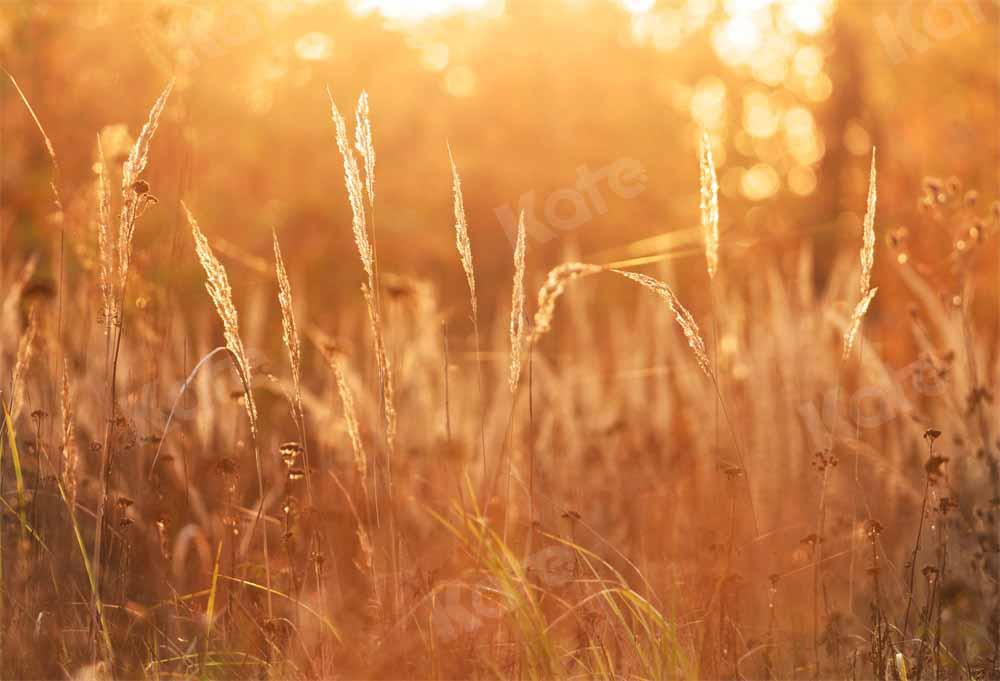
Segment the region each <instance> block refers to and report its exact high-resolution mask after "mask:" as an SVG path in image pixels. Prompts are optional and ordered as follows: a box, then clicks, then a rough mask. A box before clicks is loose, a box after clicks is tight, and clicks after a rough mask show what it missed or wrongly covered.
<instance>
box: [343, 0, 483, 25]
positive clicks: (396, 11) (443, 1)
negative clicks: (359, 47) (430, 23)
mask: <svg viewBox="0 0 1000 681" xmlns="http://www.w3.org/2000/svg"><path fill="white" fill-rule="evenodd" d="M496 4H497V3H496V2H495V1H494V0H355V2H354V9H355V11H356V12H358V13H361V14H364V13H367V12H372V11H376V12H378V13H379V14H381V15H382V16H384V17H385V18H386V19H396V20H400V21H420V20H422V19H429V18H432V17H438V16H444V15H447V14H454V13H456V12H478V11H481V10H486V9H489V8H490V7H491V6H493V5H496Z"/></svg>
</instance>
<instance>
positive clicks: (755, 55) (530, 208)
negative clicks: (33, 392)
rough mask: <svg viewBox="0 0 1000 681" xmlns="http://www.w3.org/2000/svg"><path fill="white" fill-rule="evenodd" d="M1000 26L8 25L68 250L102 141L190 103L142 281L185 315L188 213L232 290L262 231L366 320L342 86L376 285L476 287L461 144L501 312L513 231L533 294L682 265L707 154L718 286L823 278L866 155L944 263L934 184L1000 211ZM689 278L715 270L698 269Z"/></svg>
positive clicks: (634, 10) (881, 10)
mask: <svg viewBox="0 0 1000 681" xmlns="http://www.w3.org/2000/svg"><path fill="white" fill-rule="evenodd" d="M998 12H1000V8H998V5H997V3H996V2H991V1H983V0H948V1H947V2H945V1H933V2H923V1H920V0H913V1H910V0H901V1H899V2H888V3H876V2H853V1H841V2H835V0H812V1H810V0H690V1H688V2H682V1H680V0H673V1H670V2H663V1H662V0H660V1H657V0H544V1H539V0H349V1H347V2H339V1H337V2H332V1H328V0H246V1H244V2H239V3H229V2H208V1H205V2H201V1H198V2H194V1H189V0H175V1H158V0H147V1H143V2H127V3H119V2H102V1H100V0H89V1H86V2H34V1H18V0H14V1H11V0H7V1H5V2H4V3H3V4H2V6H0V62H2V64H3V67H4V68H5V69H7V71H9V72H10V74H12V75H13V76H14V77H15V78H16V79H17V80H18V82H19V84H20V85H21V87H22V89H23V90H24V93H25V95H26V96H27V98H28V99H29V101H30V102H31V103H32V105H33V107H34V109H35V111H36V113H37V114H38V117H39V119H40V120H41V123H42V124H43V125H44V126H45V128H46V130H47V132H48V134H49V136H50V137H51V139H52V142H53V145H54V148H55V150H56V153H57V156H58V159H59V165H60V174H59V178H58V182H59V184H60V189H61V190H62V193H63V195H64V196H63V199H64V203H65V204H66V208H67V213H66V223H65V226H66V229H67V230H69V231H70V233H71V234H73V235H75V236H76V237H77V239H76V240H74V243H75V242H76V241H79V240H81V239H83V240H85V238H91V237H88V236H87V235H88V234H91V233H92V232H93V229H92V225H90V224H89V220H90V215H91V214H92V211H91V212H88V210H89V207H91V206H92V204H91V203H90V202H92V200H93V196H92V188H93V181H94V170H93V163H94V157H95V153H96V151H95V150H96V135H97V134H98V132H100V133H101V134H102V135H103V141H104V145H105V150H106V151H108V150H109V149H110V150H112V151H113V152H114V153H118V154H122V155H123V154H124V153H126V151H127V149H128V145H129V142H130V140H131V138H132V136H134V135H135V134H136V133H137V131H138V129H139V128H140V126H141V124H142V123H143V121H144V120H145V117H146V113H147V112H148V110H149V107H150V106H151V105H152V102H153V101H154V100H155V98H156V96H157V95H158V93H159V92H160V91H161V90H162V89H163V87H164V85H165V84H166V83H167V82H168V81H169V80H170V79H172V78H173V79H176V88H175V90H174V93H173V95H172V97H171V100H170V102H169V104H168V107H167V110H166V113H165V115H164V119H163V122H162V125H161V129H160V132H159V133H158V136H157V138H156V139H155V141H154V143H153V146H152V156H151V161H150V166H149V170H148V171H147V180H148V181H149V183H150V185H151V187H152V192H153V194H154V195H155V196H157V197H158V198H159V199H160V205H159V206H158V207H157V208H156V209H155V210H153V211H150V213H149V214H148V215H147V217H146V218H145V224H144V227H143V229H141V230H140V234H139V235H138V236H137V239H138V241H137V244H138V251H139V252H138V255H137V257H138V258H139V259H140V263H141V268H142V272H143V275H142V276H144V277H147V278H148V279H149V280H150V281H151V282H154V283H157V282H158V283H168V284H169V286H168V288H173V289H175V290H179V291H180V292H181V295H183V292H184V291H185V287H192V288H191V290H193V287H196V286H200V284H199V283H198V277H197V272H196V270H195V268H196V267H197V265H196V263H195V261H194V259H193V258H191V257H183V256H185V255H188V256H189V255H190V249H191V243H190V238H189V237H188V236H187V234H186V231H185V229H184V227H183V226H182V220H181V214H180V207H179V201H178V200H179V199H184V200H186V201H187V202H188V203H189V205H191V206H192V209H193V210H194V211H195V212H196V213H197V214H198V216H199V219H200V220H201V222H202V223H203V226H204V227H205V229H206V232H207V233H208V234H209V235H210V237H211V238H213V240H216V239H217V240H218V241H219V244H220V249H221V250H223V252H224V254H225V256H226V257H227V258H228V259H229V260H230V261H231V262H232V261H236V262H240V263H242V264H243V265H245V266H246V267H245V268H243V269H245V270H247V272H240V271H237V272H235V274H234V275H233V276H234V278H236V279H237V280H239V279H242V278H243V276H244V275H245V274H247V273H248V272H249V273H250V274H252V270H253V268H254V266H255V264H256V265H261V266H267V264H266V261H260V262H258V261H257V259H258V258H263V257H266V256H268V254H269V250H270V234H269V232H270V228H271V227H272V226H274V227H276V228H277V229H278V230H279V233H280V234H281V236H282V240H283V241H284V242H286V243H287V246H286V248H288V249H289V251H290V252H291V253H294V257H293V258H292V261H293V264H294V267H295V272H293V277H294V278H295V279H296V280H298V281H300V282H306V281H307V282H308V286H309V288H310V290H314V289H318V290H321V291H323V295H324V296H325V297H324V299H323V300H324V301H326V302H330V303H334V302H336V301H337V300H338V296H349V297H350V298H351V300H352V301H354V302H355V303H356V302H357V297H356V293H357V290H356V287H357V285H358V282H359V272H360V269H359V266H358V264H357V259H356V254H355V252H354V248H353V243H352V237H351V230H350V211H349V206H348V202H347V196H346V192H345V190H344V187H343V180H342V167H341V160H340V156H339V154H338V153H337V149H336V144H335V141H334V135H333V125H332V123H331V119H330V105H329V100H328V96H327V92H326V88H327V87H329V90H330V92H331V93H332V96H333V97H334V99H335V100H336V102H337V103H338V106H339V107H340V108H341V110H342V111H344V112H345V113H346V114H347V115H348V116H350V113H351V112H352V111H353V109H354V104H355V102H356V101H357V97H358V95H359V93H360V92H361V91H362V90H363V89H364V90H367V91H368V93H369V95H370V98H371V108H372V114H371V115H372V119H373V123H374V135H375V147H376V151H377V154H378V158H379V164H378V167H377V188H376V191H377V196H378V206H379V207H378V210H377V215H376V222H377V227H376V234H377V241H378V249H379V256H380V258H381V259H382V262H383V269H384V270H386V271H389V272H398V273H403V274H419V275H420V276H421V277H425V278H429V279H430V280H431V281H432V282H433V283H435V284H437V285H438V286H440V287H455V286H459V285H462V274H461V270H460V268H459V267H458V266H457V261H456V257H455V252H454V236H453V230H452V223H453V217H452V209H451V178H450V171H449V167H448V153H447V146H446V145H447V144H449V143H450V145H451V148H452V150H453V152H454V156H455V160H456V163H457V165H458V168H459V171H460V173H461V174H462V178H463V184H464V190H465V201H466V207H467V210H468V213H469V220H470V226H471V230H472V239H473V248H474V251H475V257H476V266H477V269H478V275H479V278H480V281H481V289H482V291H483V293H481V295H482V296H483V298H484V303H483V304H484V305H485V306H486V307H487V310H489V308H490V307H491V305H490V304H491V303H493V302H495V301H498V300H500V299H501V298H503V297H505V296H506V295H507V294H506V293H505V291H506V290H507V289H506V286H508V285H509V277H510V267H511V265H510V254H511V250H512V246H511V242H510V239H509V236H508V235H509V233H510V232H511V231H512V229H513V225H514V221H515V219H516V218H515V216H516V214H517V212H518V211H519V210H521V209H523V210H525V212H526V215H527V219H528V229H529V263H530V266H531V269H532V270H534V271H536V272H540V271H541V270H542V269H543V268H547V267H548V266H551V265H553V264H555V263H557V262H558V261H561V260H562V259H564V258H565V257H567V254H574V255H575V256H576V257H579V258H583V259H593V260H595V261H600V262H608V261H610V260H612V259H616V258H624V257H630V256H636V255H645V254H648V253H654V252H660V251H662V250H664V249H667V248H674V249H676V248H678V247H679V244H680V245H683V235H684V234H685V232H684V231H683V230H687V229H690V228H693V227H696V226H697V224H698V193H697V192H698V155H697V150H698V146H697V145H698V140H699V136H700V131H701V130H702V129H704V130H705V131H706V132H707V133H708V135H709V136H710V138H711V140H712V144H713V147H714V155H715V161H716V164H717V166H718V168H719V182H720V187H721V204H722V209H721V214H722V231H723V244H724V247H727V248H728V249H730V251H732V249H733V248H734V247H736V246H738V247H739V248H740V252H739V253H738V254H737V255H738V257H730V258H729V260H730V262H729V263H728V265H727V269H728V271H730V272H733V271H737V272H738V271H739V270H740V269H741V268H753V267H755V264H754V263H755V260H756V258H755V257H754V254H755V253H756V252H758V250H759V249H762V248H766V249H767V250H768V252H769V253H776V254H778V256H779V259H780V254H781V253H782V252H786V251H789V252H790V250H791V249H788V248H785V247H786V246H789V245H792V244H799V243H801V242H802V241H803V240H806V241H809V242H811V243H812V244H813V245H814V246H815V248H816V250H817V252H818V261H819V262H818V269H817V275H816V276H817V278H818V279H819V280H822V279H823V277H824V276H826V273H827V271H826V270H827V267H828V265H829V261H830V259H831V258H832V255H833V253H835V252H836V250H837V246H838V244H850V248H851V249H852V250H853V249H856V248H857V244H858V240H859V235H860V223H861V217H862V215H863V212H864V207H865V199H864V197H865V192H866V188H867V181H868V169H869V159H870V155H871V151H872V147H873V145H874V146H876V147H877V149H878V164H879V171H880V173H879V174H880V177H879V218H878V231H879V234H880V238H881V237H882V235H885V234H889V233H891V232H892V231H893V230H896V229H898V228H905V229H907V230H908V238H909V241H910V244H909V248H910V249H911V253H912V256H910V257H917V255H919V254H921V249H922V248H924V249H930V250H932V249H933V248H940V242H939V241H938V240H937V238H936V237H933V236H932V237H930V238H928V239H927V245H926V246H922V245H921V244H922V239H923V233H922V231H921V229H920V228H921V226H922V224H923V218H922V217H921V213H920V207H919V201H920V199H921V196H922V188H921V181H922V178H924V177H925V176H928V175H932V176H939V177H944V178H948V177H951V176H954V177H955V178H957V179H959V180H960V181H961V182H962V183H963V186H964V187H969V188H976V189H978V190H979V191H980V192H981V193H983V194H985V196H986V197H988V198H989V199H992V198H993V197H995V196H996V192H997V189H998V187H997V168H998V159H1000V156H998V153H997V152H998V144H1000V142H998V140H1000V117H998V111H1000V104H998V102H1000V89H998V79H1000V43H998V30H997V16H998ZM0 96H2V102H0V146H2V151H3V153H2V171H0V172H2V192H3V200H2V201H0V210H2V213H0V225H2V229H3V233H4V234H3V241H4V243H5V244H10V245H8V246H5V247H6V248H11V247H13V248H15V249H18V250H20V249H25V248H27V249H29V250H31V249H33V250H36V251H38V252H40V253H41V254H42V258H43V262H48V263H49V264H48V267H49V268H51V262H52V257H51V249H52V248H53V246H52V244H54V243H55V240H54V239H52V238H51V234H52V231H51V230H52V229H53V228H54V226H53V224H52V222H51V220H49V219H48V218H49V216H48V215H46V214H45V212H44V211H45V207H46V206H49V205H51V201H50V200H49V198H48V197H49V187H48V183H49V179H50V173H51V170H50V168H51V166H50V162H49V159H48V157H47V155H46V152H45V147H44V145H43V142H42V139H41V136H40V135H39V134H38V131H37V130H36V129H35V127H34V123H33V122H32V120H31V119H30V117H29V116H28V114H27V112H26V110H25V108H24V107H23V104H22V103H21V102H20V100H19V98H18V97H17V95H16V92H15V91H14V90H13V88H12V87H11V86H10V84H9V82H4V83H3V84H2V85H0ZM109 153H110V152H109ZM118 160H120V159H118ZM987 206H988V204H987ZM671 233H673V234H674V237H667V238H666V239H664V238H662V235H664V234H671ZM657 236H660V237H661V238H660V239H653V240H649V239H650V238H651V237H657ZM695 236H696V234H695ZM677 237H681V238H680V239H678V238H677ZM640 240H642V241H640ZM636 242H638V243H636ZM415 246H418V247H415ZM682 250H683V249H682ZM695 250H696V251H697V249H695ZM725 257H726V255H725V253H724V258H725ZM923 258H924V259H926V260H927V261H928V262H930V263H932V262H933V259H934V253H933V252H931V253H926V254H923ZM0 260H2V258H0ZM680 263H681V264H680V265H679V267H681V268H684V267H688V266H690V267H694V268H698V269H700V268H702V267H703V262H702V259H701V256H700V254H698V253H695V254H694V257H691V258H687V259H686V260H681V261H680ZM688 263H690V265H689V264H688ZM43 267H45V266H44V265H43ZM50 271H51V270H50ZM178 272H179V273H180V274H178ZM184 273H187V274H190V275H191V276H185V275H184ZM877 280H878V275H877V274H876V281H877ZM501 283H502V284H503V286H501ZM817 283H821V281H818V282H817ZM299 285H300V286H302V284H301V283H300V284H299ZM246 286H270V283H268V282H265V281H262V280H261V278H260V277H259V276H251V277H249V278H248V280H247V281H246V282H241V285H240V286H236V287H235V288H237V290H245V287H246ZM681 288H682V289H683V288H684V287H683V285H682V286H681ZM137 295H141V293H140V294H137ZM682 295H683V294H682ZM312 313H314V314H318V315H322V313H323V310H322V309H319V310H312Z"/></svg>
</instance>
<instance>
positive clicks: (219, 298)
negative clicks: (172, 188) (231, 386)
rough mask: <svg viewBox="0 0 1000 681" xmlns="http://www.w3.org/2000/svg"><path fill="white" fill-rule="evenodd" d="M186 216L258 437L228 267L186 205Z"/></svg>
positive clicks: (247, 364) (248, 368)
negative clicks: (213, 249) (222, 261)
mask: <svg viewBox="0 0 1000 681" xmlns="http://www.w3.org/2000/svg"><path fill="white" fill-rule="evenodd" d="M181 205H182V206H183V208H184V212H185V213H186V214H187V220H188V224H189V225H190V226H191V234H192V235H193V236H194V248H195V252H196V253H197V255H198V261H199V262H200V263H201V266H202V269H204V270H205V289H206V290H207V291H208V295H209V296H210V297H211V298H212V302H213V303H214V304H215V311H216V312H217V313H218V314H219V319H221V320H222V332H223V337H224V338H225V340H226V348H227V349H228V350H229V352H230V353H231V354H232V356H233V359H234V361H235V363H236V366H237V368H238V369H239V372H240V374H241V375H240V379H241V380H242V381H243V391H244V398H245V399H244V401H245V406H246V411H247V417H248V418H249V420H250V430H251V432H252V433H253V434H254V435H256V434H257V404H256V402H255V401H254V397H253V390H252V389H251V387H250V385H251V380H252V376H251V373H250V360H249V359H247V353H246V350H245V349H244V347H243V341H242V340H241V339H240V326H239V314H238V313H237V312H236V305H234V304H233V289H232V287H231V286H230V285H229V277H228V276H227V275H226V268H225V267H223V265H222V263H221V262H219V259H218V258H217V257H215V253H213V252H212V247H211V246H210V245H209V243H208V238H207V237H206V236H205V234H204V233H203V232H202V231H201V228H200V227H199V226H198V221H197V220H195V217H194V215H192V213H191V211H190V209H188V207H187V205H185V204H183V203H182V204H181Z"/></svg>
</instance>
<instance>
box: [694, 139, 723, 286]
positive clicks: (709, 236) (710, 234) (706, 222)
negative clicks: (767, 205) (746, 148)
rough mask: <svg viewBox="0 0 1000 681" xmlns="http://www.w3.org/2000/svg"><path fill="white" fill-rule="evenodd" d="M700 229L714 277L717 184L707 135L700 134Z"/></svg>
mask: <svg viewBox="0 0 1000 681" xmlns="http://www.w3.org/2000/svg"><path fill="white" fill-rule="evenodd" d="M699 165H700V179H701V182H700V185H701V229H702V234H703V236H704V239H705V260H706V262H707V264H708V276H709V277H711V278H714V277H715V273H716V272H717V271H718V269H719V182H718V180H717V179H716V177H715V162H714V161H713V160H712V146H711V142H709V139H708V134H707V133H704V132H703V133H702V134H701V161H700V164H699Z"/></svg>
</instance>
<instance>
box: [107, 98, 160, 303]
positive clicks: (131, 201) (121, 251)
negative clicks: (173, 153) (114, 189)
mask: <svg viewBox="0 0 1000 681" xmlns="http://www.w3.org/2000/svg"><path fill="white" fill-rule="evenodd" d="M173 88H174V82H173V81H170V82H169V83H168V84H167V87H166V88H164V90H163V92H162V93H160V96H159V97H158V98H157V100H156V102H155V103H154V104H153V108H152V109H150V111H149V119H148V120H147V121H146V124H145V125H143V126H142V130H141V131H140V132H139V136H138V137H137V138H136V140H135V144H133V145H132V149H131V151H129V155H128V158H127V159H126V160H125V163H124V165H122V207H121V216H120V218H119V224H118V241H117V244H116V248H117V251H118V279H119V281H118V285H119V287H123V286H124V285H125V278H126V277H127V276H128V268H129V264H130V262H131V260H132V238H133V237H134V236H135V226H136V221H137V220H138V218H139V215H140V214H141V213H142V211H143V209H144V208H145V206H146V205H148V204H147V202H148V201H149V195H148V193H147V192H145V191H141V190H140V189H139V184H137V183H138V182H139V180H140V179H141V176H142V173H143V171H144V170H145V169H146V164H147V162H148V161H149V143H150V142H151V141H152V140H153V135H155V134H156V128H157V127H158V126H159V124H160V115H161V114H162V113H163V108H164V107H165V106H166V105H167V98H168V97H170V92H171V90H173Z"/></svg>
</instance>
